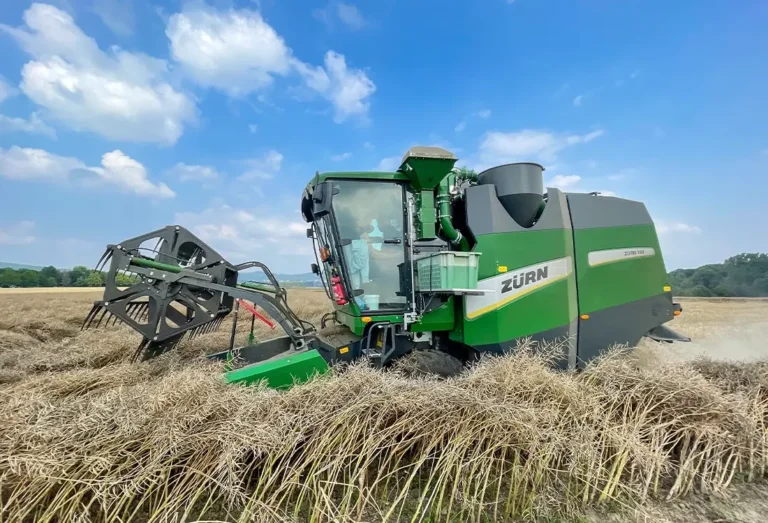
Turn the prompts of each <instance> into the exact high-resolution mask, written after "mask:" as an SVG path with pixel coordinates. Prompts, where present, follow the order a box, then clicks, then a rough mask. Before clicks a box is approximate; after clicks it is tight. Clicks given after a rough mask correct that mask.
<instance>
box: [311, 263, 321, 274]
mask: <svg viewBox="0 0 768 523" xmlns="http://www.w3.org/2000/svg"><path fill="white" fill-rule="evenodd" d="M310 267H311V268H312V274H316V275H318V276H319V275H320V267H319V266H318V265H317V264H316V263H313V264H312V265H310Z"/></svg>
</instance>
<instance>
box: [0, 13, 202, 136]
mask: <svg viewBox="0 0 768 523" xmlns="http://www.w3.org/2000/svg"><path fill="white" fill-rule="evenodd" d="M24 22H25V25H24V26H23V27H19V28H16V27H10V26H7V25H1V24H0V30H2V31H4V32H5V33H8V34H9V35H11V36H12V37H13V38H14V39H15V40H16V41H17V42H18V44H19V45H20V46H21V47H22V49H23V50H24V51H25V52H27V53H28V54H29V55H30V56H32V58H33V60H32V61H30V62H28V63H26V64H25V65H24V67H23V68H22V72H21V75H22V82H21V89H22V91H23V92H24V94H26V95H27V96H28V97H29V98H30V99H31V100H32V101H33V102H35V103H36V104H38V105H39V106H41V107H43V108H44V109H45V110H46V114H45V116H46V117H47V116H50V117H52V118H54V119H57V120H59V121H61V122H63V123H65V124H66V125H68V126H69V127H71V128H73V129H75V130H78V131H90V132H94V133H97V134H100V135H102V136H104V137H106V138H110V139H114V140H127V141H137V142H159V143H164V144H173V143H175V142H176V140H178V138H179V137H180V136H181V135H182V133H183V132H184V126H185V125H187V124H188V123H190V122H193V121H194V120H195V118H196V108H195V104H194V102H193V101H192V100H191V99H190V98H189V97H188V96H187V95H186V94H184V93H182V92H180V91H178V90H177V89H175V88H174V87H172V86H171V85H170V84H169V83H168V82H167V80H166V78H167V77H168V68H167V64H166V62H165V61H163V60H158V59H155V58H152V57H150V56H147V55H144V54H140V53H130V52H127V51H123V50H122V49H120V48H118V47H112V48H111V49H110V51H109V52H108V53H105V52H103V51H102V50H101V49H99V46H98V44H97V43H96V41H95V40H94V39H92V38H90V37H89V36H88V35H86V34H85V33H83V32H82V30H81V29H80V28H79V27H78V26H77V25H76V24H75V21H74V19H73V18H72V17H71V16H70V15H69V14H67V13H65V12H64V11H61V10H59V9H57V8H55V7H53V6H50V5H45V4H33V5H32V6H31V7H30V8H29V9H27V10H26V11H25V13H24Z"/></svg>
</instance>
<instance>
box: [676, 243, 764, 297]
mask: <svg viewBox="0 0 768 523" xmlns="http://www.w3.org/2000/svg"><path fill="white" fill-rule="evenodd" d="M669 284H670V285H671V286H672V292H673V293H674V294H675V295H677V296H708V297H715V296H722V297H728V296H744V297H764V296H768V254H766V253H744V254H737V255H736V256H733V257H731V258H728V259H727V260H725V261H724V262H723V263H714V264H711V265H703V266H701V267H698V268H696V269H677V270H674V271H672V272H670V273H669Z"/></svg>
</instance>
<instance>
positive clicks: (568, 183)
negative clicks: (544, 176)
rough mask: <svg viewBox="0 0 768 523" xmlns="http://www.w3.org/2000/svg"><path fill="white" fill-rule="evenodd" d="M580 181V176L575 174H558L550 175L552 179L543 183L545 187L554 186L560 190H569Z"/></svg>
mask: <svg viewBox="0 0 768 523" xmlns="http://www.w3.org/2000/svg"><path fill="white" fill-rule="evenodd" d="M580 181H581V176H576V175H575V174H567V175H562V174H558V175H556V176H554V177H552V179H551V180H549V182H547V183H546V184H544V185H545V186H546V187H554V188H555V189H560V190H561V191H570V190H572V189H573V188H574V186H575V185H576V184H577V183H579V182H580Z"/></svg>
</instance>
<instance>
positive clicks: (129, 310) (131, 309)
mask: <svg viewBox="0 0 768 523" xmlns="http://www.w3.org/2000/svg"><path fill="white" fill-rule="evenodd" d="M138 306H139V304H138V303H137V302H135V301H132V302H131V303H129V304H128V305H127V306H126V307H125V312H126V314H128V317H129V318H131V319H132V320H133V319H135V318H134V315H135V314H136V309H137V308H138Z"/></svg>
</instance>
